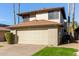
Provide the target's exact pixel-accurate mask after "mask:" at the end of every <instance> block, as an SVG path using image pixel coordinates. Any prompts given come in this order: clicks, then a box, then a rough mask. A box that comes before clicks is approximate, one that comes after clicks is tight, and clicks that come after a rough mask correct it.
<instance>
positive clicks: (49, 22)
mask: <svg viewBox="0 0 79 59" xmlns="http://www.w3.org/2000/svg"><path fill="white" fill-rule="evenodd" d="M18 15H19V16H21V17H22V18H23V22H22V23H20V24H17V25H14V26H10V28H11V29H12V31H11V32H13V33H14V34H15V30H17V36H18V43H20V44H38V45H53V46H57V45H58V44H60V41H61V39H60V38H61V36H62V34H63V33H64V32H63V30H64V29H66V26H65V25H66V23H64V20H65V19H66V15H65V10H64V7H60V8H49V9H41V10H36V11H31V12H24V13H20V14H18Z"/></svg>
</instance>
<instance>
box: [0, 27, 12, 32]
mask: <svg viewBox="0 0 79 59" xmlns="http://www.w3.org/2000/svg"><path fill="white" fill-rule="evenodd" d="M0 31H10V29H9V28H8V27H0Z"/></svg>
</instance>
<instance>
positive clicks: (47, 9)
mask: <svg viewBox="0 0 79 59" xmlns="http://www.w3.org/2000/svg"><path fill="white" fill-rule="evenodd" d="M51 11H61V13H62V14H63V17H64V19H66V15H65V9H64V7H58V8H44V9H40V10H36V11H31V12H23V13H18V15H19V16H22V17H23V16H29V15H33V14H38V13H45V12H51Z"/></svg>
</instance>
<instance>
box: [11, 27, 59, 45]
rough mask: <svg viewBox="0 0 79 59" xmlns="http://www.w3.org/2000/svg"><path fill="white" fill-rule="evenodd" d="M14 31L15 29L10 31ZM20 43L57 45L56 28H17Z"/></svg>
mask: <svg viewBox="0 0 79 59" xmlns="http://www.w3.org/2000/svg"><path fill="white" fill-rule="evenodd" d="M11 32H13V33H15V31H11ZM17 35H18V38H19V42H18V43H20V44H38V45H53V46H57V45H58V30H57V28H49V29H48V28H36V29H34V28H31V30H29V29H28V30H25V29H24V30H18V31H17Z"/></svg>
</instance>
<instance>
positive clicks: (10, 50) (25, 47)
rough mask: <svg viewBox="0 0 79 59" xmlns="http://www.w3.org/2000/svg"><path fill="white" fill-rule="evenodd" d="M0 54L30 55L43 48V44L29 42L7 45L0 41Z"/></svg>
mask: <svg viewBox="0 0 79 59" xmlns="http://www.w3.org/2000/svg"><path fill="white" fill-rule="evenodd" d="M0 45H3V46H4V47H0V56H30V55H32V54H33V53H35V52H37V51H39V50H40V49H43V48H44V47H45V46H42V45H31V44H13V45H9V44H7V43H6V42H4V43H3V42H0Z"/></svg>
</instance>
